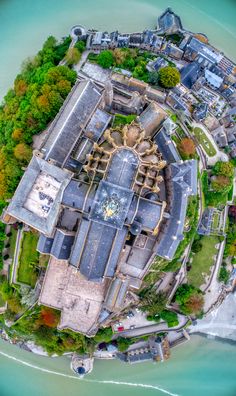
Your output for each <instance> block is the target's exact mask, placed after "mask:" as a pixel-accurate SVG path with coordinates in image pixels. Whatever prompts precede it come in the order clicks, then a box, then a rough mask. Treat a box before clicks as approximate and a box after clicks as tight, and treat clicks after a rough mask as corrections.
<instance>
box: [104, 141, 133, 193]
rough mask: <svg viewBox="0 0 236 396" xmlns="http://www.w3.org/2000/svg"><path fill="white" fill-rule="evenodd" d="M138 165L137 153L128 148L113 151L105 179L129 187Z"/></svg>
mask: <svg viewBox="0 0 236 396" xmlns="http://www.w3.org/2000/svg"><path fill="white" fill-rule="evenodd" d="M138 166H139V159H138V157H137V155H136V154H135V153H134V152H133V151H131V150H129V149H128V148H127V149H126V148H122V149H120V150H117V151H115V153H114V154H113V156H112V158H111V161H110V163H109V169H108V171H107V175H106V180H107V181H108V182H109V183H114V184H117V185H119V186H121V187H124V188H130V187H131V185H132V182H133V180H134V177H135V175H136V171H137V169H138Z"/></svg>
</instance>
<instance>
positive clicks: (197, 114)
mask: <svg viewBox="0 0 236 396" xmlns="http://www.w3.org/2000/svg"><path fill="white" fill-rule="evenodd" d="M208 107H209V106H208V104H207V103H205V102H203V103H199V104H198V105H196V106H195V109H194V112H193V117H194V118H195V120H196V121H202V120H204V119H205V118H206V116H207V112H208Z"/></svg>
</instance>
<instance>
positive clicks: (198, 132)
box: [193, 127, 216, 157]
mask: <svg viewBox="0 0 236 396" xmlns="http://www.w3.org/2000/svg"><path fill="white" fill-rule="evenodd" d="M193 133H194V136H195V138H196V139H197V141H198V143H199V144H200V145H201V146H202V148H203V150H204V151H205V152H206V153H207V155H209V157H214V155H216V150H215V148H214V147H213V145H212V144H211V142H210V140H209V139H208V137H207V136H206V134H205V132H204V131H203V130H202V129H201V128H198V127H196V128H194V129H193Z"/></svg>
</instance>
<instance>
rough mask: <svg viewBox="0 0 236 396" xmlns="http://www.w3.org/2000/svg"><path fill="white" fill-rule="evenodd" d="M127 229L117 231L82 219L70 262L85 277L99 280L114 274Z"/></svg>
mask: <svg viewBox="0 0 236 396" xmlns="http://www.w3.org/2000/svg"><path fill="white" fill-rule="evenodd" d="M126 234H127V229H126V228H125V227H124V228H123V229H122V230H120V231H118V230H116V229H115V228H111V227H109V226H106V225H104V224H100V223H96V222H93V221H92V222H90V221H87V220H85V219H82V221H81V224H80V227H79V230H78V233H77V236H76V240H75V244H74V246H73V249H72V254H71V257H70V263H71V264H72V265H73V266H75V267H77V268H79V270H80V272H81V274H83V275H84V276H85V277H86V278H87V279H89V280H93V281H101V280H102V278H103V277H104V276H108V277H112V276H113V275H114V272H115V269H116V265H117V260H118V257H119V254H120V251H121V248H122V246H123V244H124V242H125V237H126Z"/></svg>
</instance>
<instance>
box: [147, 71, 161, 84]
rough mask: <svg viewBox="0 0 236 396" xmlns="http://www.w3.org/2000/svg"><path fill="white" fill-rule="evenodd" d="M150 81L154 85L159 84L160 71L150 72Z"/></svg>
mask: <svg viewBox="0 0 236 396" xmlns="http://www.w3.org/2000/svg"><path fill="white" fill-rule="evenodd" d="M148 82H149V83H150V84H152V85H158V83H159V73H158V72H150V73H149V74H148Z"/></svg>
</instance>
